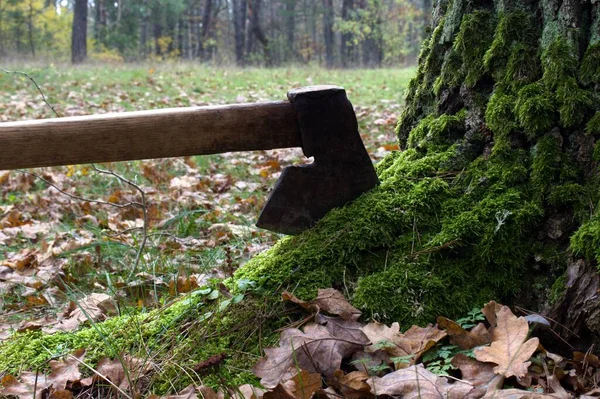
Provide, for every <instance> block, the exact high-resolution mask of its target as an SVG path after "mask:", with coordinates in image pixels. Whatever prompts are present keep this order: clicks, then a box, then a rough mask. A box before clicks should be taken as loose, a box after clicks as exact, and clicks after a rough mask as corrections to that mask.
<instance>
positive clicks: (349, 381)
mask: <svg viewBox="0 0 600 399" xmlns="http://www.w3.org/2000/svg"><path fill="white" fill-rule="evenodd" d="M334 377H335V386H336V388H338V389H339V390H340V391H341V392H342V394H343V395H344V397H345V398H371V397H373V395H372V394H371V387H370V386H369V384H367V380H368V379H369V378H370V376H369V374H367V373H365V372H364V371H353V372H351V373H348V374H344V372H343V371H342V370H337V371H336V372H335V373H334Z"/></svg>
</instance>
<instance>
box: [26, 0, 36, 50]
mask: <svg viewBox="0 0 600 399" xmlns="http://www.w3.org/2000/svg"><path fill="white" fill-rule="evenodd" d="M33 12H34V8H33V1H32V0H30V1H29V14H28V16H27V33H28V36H29V49H30V50H31V55H32V56H34V57H35V43H34V41H33V27H34V22H33Z"/></svg>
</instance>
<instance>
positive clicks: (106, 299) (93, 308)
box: [44, 293, 116, 333]
mask: <svg viewBox="0 0 600 399" xmlns="http://www.w3.org/2000/svg"><path fill="white" fill-rule="evenodd" d="M115 313H116V305H115V303H114V301H113V300H112V298H111V297H110V296H109V295H107V294H98V293H94V294H90V295H87V296H85V297H84V298H83V299H81V300H79V301H77V302H70V303H69V307H68V308H67V310H66V311H65V313H64V315H63V318H62V319H61V320H60V321H59V322H58V323H57V324H56V325H54V326H52V327H51V328H49V329H44V332H47V333H50V332H56V331H73V330H76V329H77V328H78V327H79V326H80V325H81V324H82V323H85V322H86V321H99V320H101V319H102V318H103V317H105V316H106V315H114V314H115Z"/></svg>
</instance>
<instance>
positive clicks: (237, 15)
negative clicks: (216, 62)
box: [233, 0, 247, 66]
mask: <svg viewBox="0 0 600 399" xmlns="http://www.w3.org/2000/svg"><path fill="white" fill-rule="evenodd" d="M246 8H247V0H233V30H234V38H235V63H236V64H237V65H238V66H243V65H244V63H245V57H244V46H245V44H246Z"/></svg>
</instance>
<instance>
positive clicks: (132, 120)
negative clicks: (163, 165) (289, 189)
mask: <svg viewBox="0 0 600 399" xmlns="http://www.w3.org/2000/svg"><path fill="white" fill-rule="evenodd" d="M300 146H301V140H300V131H299V128H298V122H297V117H296V111H294V107H293V105H292V104H291V103H290V102H288V101H280V102H270V103H256V104H237V105H226V106H210V107H190V108H170V109H161V110H154V111H137V112H125V113H117V114H103V115H91V116H77V117H67V118H56V119H42V120H34V121H23V122H5V123H0V170H4V169H19V168H34V167H39V166H57V165H74V164H80V163H93V162H112V161H128V160H134V159H150V158H167V157H178V156H190V155H204V154H216V153H223V152H229V151H251V150H269V149H274V148H287V147H300Z"/></svg>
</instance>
